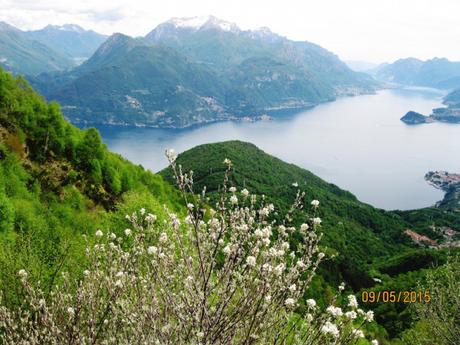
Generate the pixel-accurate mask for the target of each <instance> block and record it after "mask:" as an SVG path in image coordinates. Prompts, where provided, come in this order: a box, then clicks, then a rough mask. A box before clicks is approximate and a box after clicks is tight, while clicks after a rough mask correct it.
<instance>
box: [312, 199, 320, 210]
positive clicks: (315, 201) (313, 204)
mask: <svg viewBox="0 0 460 345" xmlns="http://www.w3.org/2000/svg"><path fill="white" fill-rule="evenodd" d="M311 205H312V206H313V207H314V208H316V207H318V206H319V201H318V200H313V201H312V202H311Z"/></svg>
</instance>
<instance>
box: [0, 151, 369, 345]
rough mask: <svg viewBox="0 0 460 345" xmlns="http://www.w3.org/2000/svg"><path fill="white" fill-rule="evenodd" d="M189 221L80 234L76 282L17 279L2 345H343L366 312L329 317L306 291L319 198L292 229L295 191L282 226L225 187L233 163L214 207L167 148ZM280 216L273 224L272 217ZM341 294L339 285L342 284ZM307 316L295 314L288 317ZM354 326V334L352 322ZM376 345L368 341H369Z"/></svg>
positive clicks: (4, 317) (334, 310)
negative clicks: (82, 249) (82, 247)
mask: <svg viewBox="0 0 460 345" xmlns="http://www.w3.org/2000/svg"><path fill="white" fill-rule="evenodd" d="M168 158H169V159H170V162H171V165H172V169H173V171H174V174H175V179H176V182H177V184H178V187H179V189H180V191H181V195H182V198H183V202H184V206H185V208H186V210H187V215H186V216H185V217H180V216H178V215H176V214H175V213H173V212H172V211H170V210H168V209H166V214H167V217H166V219H163V221H161V220H160V219H159V218H157V216H156V215H154V214H149V213H146V212H145V210H144V209H140V210H139V211H138V212H134V213H133V214H131V215H128V216H126V218H127V219H128V221H129V222H130V225H129V228H126V229H125V230H124V231H123V233H122V235H119V236H117V235H116V234H115V233H113V232H110V231H102V230H98V231H97V232H96V234H95V239H94V240H93V239H87V250H86V254H87V260H88V266H87V268H86V270H85V271H84V272H82V275H81V279H79V280H78V281H73V280H72V279H71V278H70V277H69V276H68V275H67V274H65V273H64V274H63V277H62V281H61V282H59V283H57V284H56V286H55V288H54V289H52V291H51V293H50V294H49V295H45V293H44V292H43V291H42V290H41V288H40V286H33V285H32V284H30V283H29V280H28V272H27V271H26V270H25V269H22V270H20V271H19V272H18V276H19V277H20V279H21V282H22V284H23V291H24V301H25V302H24V304H23V306H21V307H20V308H18V309H8V308H6V307H1V308H0V339H1V340H3V341H4V343H5V344H62V343H66V344H267V343H271V344H275V345H276V344H299V345H300V344H318V345H319V344H351V343H356V342H357V341H361V340H360V339H361V338H363V337H364V334H363V332H362V331H361V330H360V329H359V327H361V326H362V325H363V323H364V322H365V321H371V320H372V318H373V314H372V312H368V313H365V312H364V311H362V310H361V309H359V308H358V304H357V301H356V298H355V297H354V296H349V297H348V308H350V310H349V311H347V312H344V311H342V309H341V308H340V307H338V306H336V305H335V304H337V301H338V299H337V297H336V298H334V299H333V305H330V306H328V307H327V309H326V310H325V311H322V310H320V308H319V307H318V306H316V302H315V301H314V300H312V299H309V300H307V301H306V303H305V305H303V306H302V304H303V303H302V301H303V295H304V292H305V290H306V288H307V287H308V286H309V284H310V282H311V279H312V278H313V276H314V275H315V271H316V269H317V267H318V265H319V263H320V262H321V260H322V259H323V258H324V254H323V253H322V252H320V251H319V247H318V241H319V240H320V238H321V234H317V231H318V229H319V227H320V223H321V219H319V218H318V217H316V216H315V212H316V209H317V207H318V204H319V202H318V201H313V202H312V204H311V205H312V212H313V214H312V217H311V218H309V219H308V220H307V221H306V222H305V223H304V224H302V225H301V226H300V227H299V228H295V227H293V226H291V224H290V221H291V220H292V218H293V214H294V213H295V212H296V211H297V210H299V209H301V208H303V203H302V200H303V198H304V195H303V194H301V193H300V192H298V193H297V197H296V199H295V201H294V203H293V206H292V207H291V209H290V210H289V212H288V213H287V214H286V216H285V217H284V221H282V222H277V221H275V217H273V215H274V211H275V207H274V206H273V205H272V204H267V203H266V202H265V200H264V198H263V197H261V198H260V197H257V196H256V195H251V194H250V193H249V191H247V190H246V189H243V190H241V191H239V192H238V191H237V189H236V188H235V187H229V186H228V175H229V173H230V171H231V162H230V161H229V160H227V159H226V160H225V161H224V163H225V166H226V170H225V174H224V183H223V185H222V187H221V193H220V198H219V200H218V201H217V202H216V204H215V205H214V207H213V208H211V207H210V206H209V205H208V204H207V202H208V199H207V197H206V192H205V190H203V192H202V193H201V194H200V195H195V194H193V192H192V191H193V173H192V172H191V173H189V174H183V173H182V171H181V167H180V166H176V164H175V155H174V154H173V153H172V152H171V151H169V153H168ZM276 218H279V217H276ZM340 290H343V286H342V287H341V288H340ZM301 309H304V310H305V313H302V314H298V313H296V310H301ZM356 325H357V326H358V328H355V326H356ZM373 344H376V341H373Z"/></svg>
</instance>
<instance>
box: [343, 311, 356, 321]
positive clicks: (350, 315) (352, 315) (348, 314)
mask: <svg viewBox="0 0 460 345" xmlns="http://www.w3.org/2000/svg"><path fill="white" fill-rule="evenodd" d="M345 316H346V317H347V318H348V319H350V320H354V319H356V317H357V316H358V315H357V314H356V312H355V311H347V312H346V313H345Z"/></svg>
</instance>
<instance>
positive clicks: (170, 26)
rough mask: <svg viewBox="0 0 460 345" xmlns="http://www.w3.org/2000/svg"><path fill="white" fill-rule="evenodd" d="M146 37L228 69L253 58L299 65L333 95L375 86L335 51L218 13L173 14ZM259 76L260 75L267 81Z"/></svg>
mask: <svg viewBox="0 0 460 345" xmlns="http://www.w3.org/2000/svg"><path fill="white" fill-rule="evenodd" d="M146 38H147V39H149V40H151V41H152V42H156V43H162V44H165V45H168V46H170V47H172V48H174V49H177V50H178V51H180V52H182V53H184V54H185V55H187V56H188V57H190V58H192V59H193V60H195V61H199V62H201V63H204V64H207V65H210V66H212V67H213V68H216V69H218V70H220V71H223V72H225V70H226V69H228V68H232V67H235V66H237V67H238V66H239V65H241V64H244V62H245V61H246V60H248V59H259V58H264V59H271V60H274V61H277V62H279V63H281V64H283V65H285V66H292V67H295V68H296V69H297V70H298V71H299V73H302V74H303V75H302V77H304V78H308V77H309V78H310V80H314V79H316V80H318V81H319V82H322V83H324V84H326V85H325V86H326V87H330V88H331V89H333V94H334V92H335V93H340V92H346V91H344V89H347V88H353V87H356V88H358V89H359V88H364V89H366V87H369V86H370V85H372V83H371V81H370V79H369V78H367V77H366V76H365V75H362V74H358V73H354V72H352V71H351V70H350V69H349V68H348V67H347V66H346V64H345V63H343V62H342V61H340V60H339V58H338V57H337V56H336V55H334V54H332V53H330V52H329V51H327V50H326V49H324V48H322V47H320V46H318V45H316V44H313V43H310V42H296V41H291V40H288V39H286V38H284V37H281V36H279V35H277V34H275V33H273V32H271V31H270V30H269V29H268V28H261V29H258V30H254V31H242V30H241V29H239V28H238V27H237V26H236V25H235V24H232V23H229V22H226V21H223V20H220V19H218V18H215V17H213V16H209V17H199V18H182V19H180V18H173V19H171V20H169V21H167V22H165V23H162V24H160V25H158V26H157V27H156V28H155V29H154V30H152V31H151V32H150V33H149V34H147V36H146ZM287 68H288V67H287ZM266 72H267V75H266V76H265V78H269V77H270V74H269V72H270V70H267V71H266ZM275 73H276V72H275ZM278 73H279V72H278ZM288 75H289V74H288ZM271 76H273V75H271ZM292 77H295V76H292ZM260 78H261V77H260V76H259V79H260ZM259 79H256V80H257V81H259V82H260V81H264V78H262V80H259Z"/></svg>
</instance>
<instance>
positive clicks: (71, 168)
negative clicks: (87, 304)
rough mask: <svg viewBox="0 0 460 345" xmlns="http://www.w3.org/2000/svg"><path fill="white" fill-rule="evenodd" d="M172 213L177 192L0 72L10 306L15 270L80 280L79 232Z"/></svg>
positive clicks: (5, 287) (0, 258)
mask: <svg viewBox="0 0 460 345" xmlns="http://www.w3.org/2000/svg"><path fill="white" fill-rule="evenodd" d="M164 204H166V205H167V206H168V207H169V208H171V209H175V210H179V211H180V206H178V205H179V202H178V194H177V192H176V191H175V189H173V188H172V187H171V186H170V185H169V184H167V183H165V182H164V181H163V179H162V178H161V177H160V176H159V175H154V174H152V173H150V172H148V171H145V170H144V169H143V168H142V167H140V166H136V165H134V164H132V163H130V162H128V161H126V160H125V159H123V158H122V157H120V156H119V155H116V154H113V153H111V152H109V151H108V150H107V148H106V147H105V146H104V145H103V144H102V143H101V142H100V138H99V137H98V133H97V131H95V130H87V131H81V130H79V129H77V128H76V127H74V126H72V125H71V124H69V123H67V122H66V121H65V120H64V118H63V117H62V114H61V113H60V111H59V109H58V107H57V106H56V105H55V104H47V103H45V102H44V101H43V99H42V98H41V97H40V96H39V95H37V94H36V93H35V92H34V91H33V90H32V89H30V87H29V86H28V85H27V84H26V83H25V82H24V81H23V80H22V79H15V78H13V77H12V76H11V75H10V74H9V73H6V72H3V71H1V70H0V248H1V250H0V292H1V293H3V294H4V295H5V299H6V301H7V303H19V302H20V301H17V300H16V288H17V287H18V286H19V285H18V284H17V280H16V279H17V278H16V272H17V271H18V270H19V269H21V268H27V269H28V271H29V272H30V273H31V276H32V277H33V278H34V279H37V280H40V281H41V282H42V284H44V285H45V287H46V286H49V284H52V282H53V281H54V279H56V278H57V277H59V274H58V273H59V272H60V271H61V270H63V269H65V270H67V271H69V272H70V273H71V274H73V275H78V274H80V267H81V265H82V263H83V262H84V247H85V243H84V240H83V236H82V235H83V234H91V235H92V234H94V232H95V230H96V229H97V228H101V229H103V230H104V231H109V230H110V231H114V232H118V231H123V229H124V228H125V227H127V226H128V223H127V221H126V220H125V219H124V216H125V215H126V214H130V213H131V212H133V211H135V210H139V209H140V208H141V207H144V208H145V209H146V210H147V211H148V212H153V213H156V214H158V215H159V216H160V217H161V216H162V215H163V214H164V213H163V212H164V211H163V205H164Z"/></svg>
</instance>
